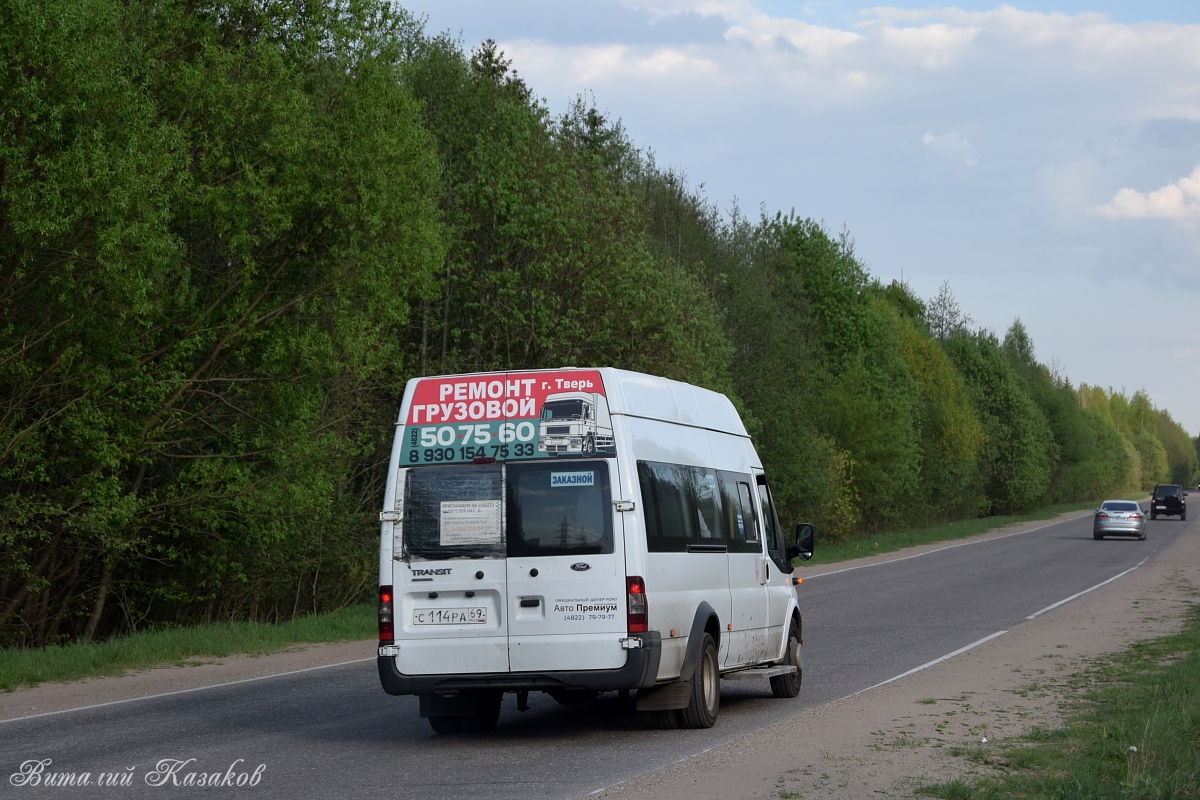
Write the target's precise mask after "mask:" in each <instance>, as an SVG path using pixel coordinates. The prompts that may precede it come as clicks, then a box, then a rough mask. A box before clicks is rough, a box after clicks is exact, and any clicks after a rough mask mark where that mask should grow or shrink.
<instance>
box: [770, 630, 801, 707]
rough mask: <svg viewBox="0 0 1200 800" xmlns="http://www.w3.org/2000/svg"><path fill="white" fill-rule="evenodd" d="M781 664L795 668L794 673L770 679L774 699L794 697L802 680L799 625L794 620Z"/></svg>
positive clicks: (798, 691) (798, 692)
mask: <svg viewBox="0 0 1200 800" xmlns="http://www.w3.org/2000/svg"><path fill="white" fill-rule="evenodd" d="M783 663H784V664H785V665H786V666H789V667H795V668H796V672H795V674H792V675H778V676H776V677H774V678H771V694H773V695H775V696H776V697H795V696H796V695H798V694H800V682H801V681H802V680H803V678H804V670H803V668H802V667H801V664H800V625H799V624H798V623H797V622H796V620H792V625H791V627H790V628H788V640H787V651H786V652H785V653H784V659H783Z"/></svg>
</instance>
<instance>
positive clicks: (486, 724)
mask: <svg viewBox="0 0 1200 800" xmlns="http://www.w3.org/2000/svg"><path fill="white" fill-rule="evenodd" d="M503 697H504V695H503V694H502V693H501V692H480V693H479V694H478V695H477V696H476V697H475V713H474V714H472V715H471V716H469V717H459V719H461V720H462V729H463V730H464V731H467V732H468V733H487V732H488V731H490V730H492V729H493V728H495V727H496V720H498V719H500V701H501V699H503Z"/></svg>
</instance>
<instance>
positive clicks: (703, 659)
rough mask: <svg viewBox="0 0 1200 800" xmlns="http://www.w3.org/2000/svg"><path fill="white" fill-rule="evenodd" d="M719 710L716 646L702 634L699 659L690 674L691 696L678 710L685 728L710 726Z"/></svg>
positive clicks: (706, 635) (714, 721) (719, 683)
mask: <svg viewBox="0 0 1200 800" xmlns="http://www.w3.org/2000/svg"><path fill="white" fill-rule="evenodd" d="M720 710H721V673H720V672H719V671H718V669H717V646H716V645H715V644H713V639H712V636H710V635H709V634H707V633H706V634H704V639H703V640H702V641H701V642H700V660H699V661H698V662H696V672H695V674H693V675H692V696H691V698H690V699H689V700H688V704H687V708H684V709H682V710H681V711H680V712H679V716H680V719H681V721H682V722H683V726H684V727H685V728H711V727H712V726H713V725H715V724H716V722H717V712H718V711H720Z"/></svg>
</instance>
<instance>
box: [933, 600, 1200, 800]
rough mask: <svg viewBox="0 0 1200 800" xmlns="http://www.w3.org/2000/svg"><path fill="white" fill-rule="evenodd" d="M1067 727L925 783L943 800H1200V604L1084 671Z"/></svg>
mask: <svg viewBox="0 0 1200 800" xmlns="http://www.w3.org/2000/svg"><path fill="white" fill-rule="evenodd" d="M1067 691H1068V695H1067V698H1066V712H1067V724H1066V725H1065V726H1064V727H1063V728H1060V729H1058V730H1053V731H1044V730H1040V731H1034V732H1032V733H1031V734H1030V735H1029V736H1026V737H1023V738H1021V739H1018V740H1015V741H1012V742H1009V743H1006V744H1005V746H1003V747H1001V748H999V749H998V750H997V751H995V752H992V753H989V754H987V756H986V763H987V765H988V766H990V767H992V768H993V770H994V774H993V775H991V776H986V777H979V778H973V779H963V778H959V779H956V780H953V781H950V782H948V783H942V784H935V785H929V786H924V787H921V789H920V792H921V794H924V795H927V796H930V797H938V798H943V800H999V799H1000V798H1011V797H1021V798H1028V800H1043V799H1045V800H1049V798H1055V800H1104V799H1105V798H1114V800H1115V799H1116V798H1146V799H1147V800H1148V799H1149V798H1176V797H1200V606H1196V607H1193V608H1192V609H1191V611H1190V613H1189V616H1188V621H1187V625H1186V626H1185V628H1184V630H1183V631H1182V632H1180V633H1178V634H1176V635H1174V636H1168V637H1165V638H1162V639H1153V640H1149V641H1145V642H1140V643H1138V644H1136V645H1134V646H1133V647H1131V648H1130V649H1129V650H1126V651H1124V652H1121V653H1117V654H1115V655H1112V656H1109V657H1107V658H1105V659H1103V660H1101V661H1099V662H1098V663H1097V665H1096V666H1094V667H1092V668H1090V669H1088V670H1085V671H1084V672H1081V673H1078V674H1077V675H1075V676H1074V679H1073V680H1072V682H1071V684H1070V685H1069V687H1068V689H1067Z"/></svg>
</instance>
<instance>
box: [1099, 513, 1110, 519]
mask: <svg viewBox="0 0 1200 800" xmlns="http://www.w3.org/2000/svg"><path fill="white" fill-rule="evenodd" d="M1096 516H1097V517H1099V518H1100V519H1108V514H1105V513H1104V512H1103V511H1101V512H1100V513H1099V514H1097V515H1096Z"/></svg>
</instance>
